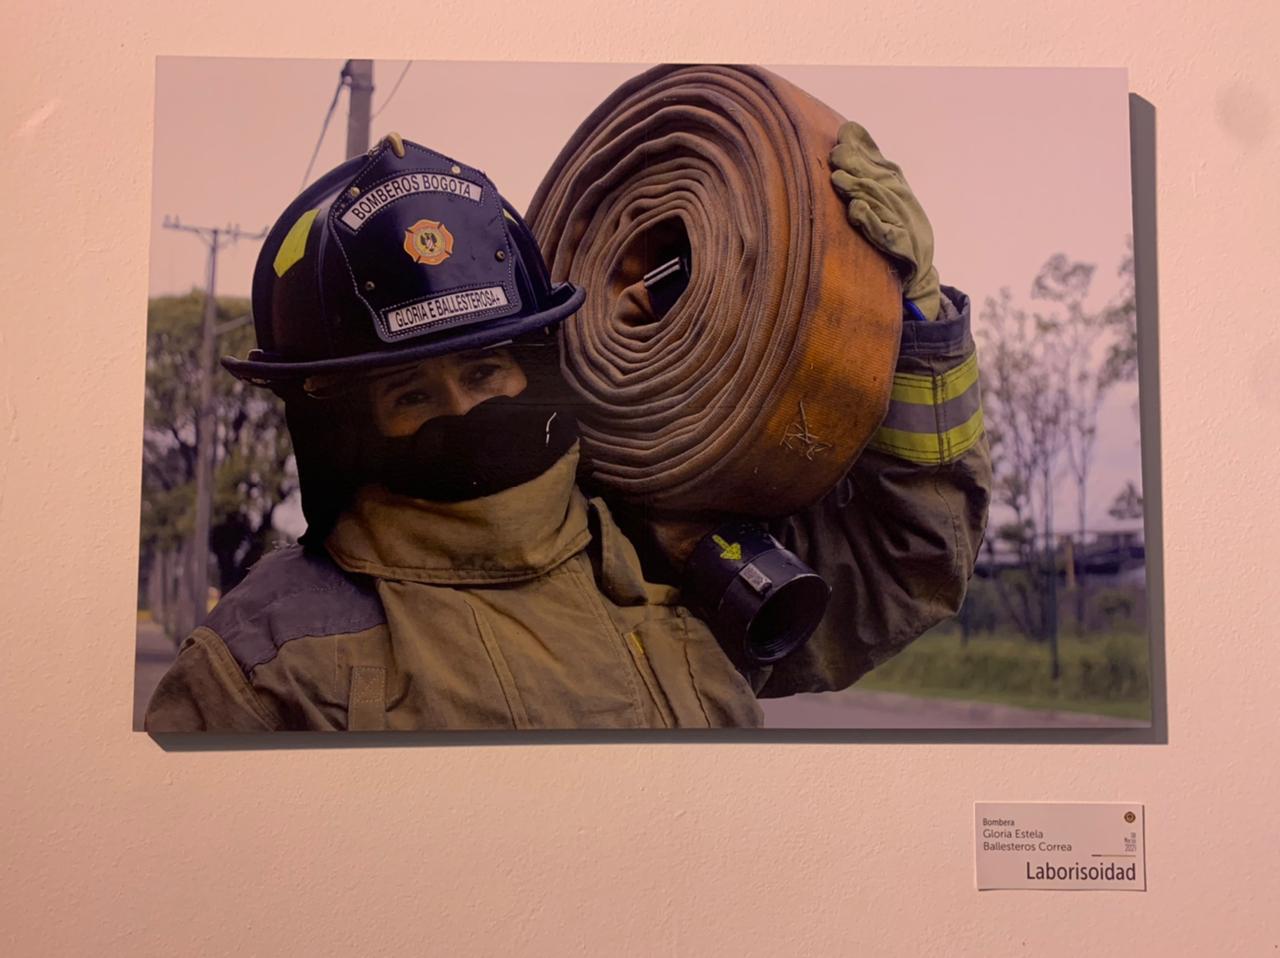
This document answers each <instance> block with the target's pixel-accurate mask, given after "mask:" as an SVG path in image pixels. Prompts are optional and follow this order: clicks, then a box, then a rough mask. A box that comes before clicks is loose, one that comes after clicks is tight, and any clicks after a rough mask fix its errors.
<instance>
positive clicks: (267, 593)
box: [205, 545, 386, 676]
mask: <svg viewBox="0 0 1280 958" xmlns="http://www.w3.org/2000/svg"><path fill="white" fill-rule="evenodd" d="M385 622H386V613H385V612H383V609H382V603H381V602H380V601H379V599H378V594H377V592H376V591H375V590H374V588H373V585H372V583H371V582H369V581H368V580H366V579H363V578H362V577H358V576H352V575H348V574H347V573H345V572H343V571H342V570H341V569H339V568H338V567H337V565H335V564H334V562H333V560H331V559H330V558H329V557H328V556H327V555H324V554H322V553H318V552H315V551H313V550H308V549H304V548H303V547H302V546H297V545H294V546H288V547H286V548H283V549H277V550H276V551H274V552H270V553H268V554H267V555H265V556H263V557H262V558H261V559H260V560H258V562H257V563H256V564H255V565H254V567H253V568H252V569H250V570H249V574H248V575H247V576H245V578H244V581H242V582H241V583H240V584H239V585H237V586H236V587H235V588H234V589H231V590H230V591H229V592H228V593H227V594H226V595H225V596H223V597H222V601H220V602H219V603H218V604H217V606H216V607H215V608H214V610H213V612H211V613H210V614H209V618H208V620H206V622H205V626H206V627H208V628H209V629H212V630H213V631H214V632H216V633H217V634H218V636H219V637H220V638H221V639H222V641H223V643H225V645H226V646H227V649H228V650H229V651H230V652H231V655H232V657H233V658H234V659H235V660H236V662H238V663H239V665H240V668H242V669H243V670H244V673H245V675H246V676H247V675H249V674H250V673H252V672H253V670H254V669H255V668H257V667H258V666H259V665H262V664H264V663H266V662H270V661H271V660H272V659H274V658H275V657H276V654H277V653H278V652H279V651H280V647H281V646H283V645H284V644H285V643H286V642H291V641H293V640H294V639H301V638H304V637H311V636H328V635H345V634H350V633H352V632H363V631H364V630H365V629H371V628H373V627H374V626H377V625H382V624H384V623H385Z"/></svg>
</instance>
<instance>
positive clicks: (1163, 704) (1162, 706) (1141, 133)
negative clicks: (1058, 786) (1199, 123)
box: [151, 93, 1169, 752]
mask: <svg viewBox="0 0 1280 958" xmlns="http://www.w3.org/2000/svg"><path fill="white" fill-rule="evenodd" d="M1128 106H1129V136H1130V161H1131V167H1130V169H1131V184H1132V214H1133V256H1134V287H1135V298H1136V313H1137V333H1138V340H1137V352H1138V371H1139V420H1140V427H1141V456H1142V462H1141V474H1142V488H1143V501H1144V506H1143V508H1144V513H1145V545H1146V558H1145V561H1146V576H1147V603H1148V615H1147V632H1148V642H1149V656H1150V657H1149V663H1150V684H1151V724H1150V726H1149V727H1137V728H1135V727H1123V728H1107V727H1095V728H1089V727H1077V728H1054V729H1044V728H1039V729H1037V728H1027V729H1014V728H999V729H995V728H986V729H976V728H971V729H965V728H952V729H941V728H940V729H803V728H787V729H778V728H775V729H768V728H764V729H722V730H687V729H673V730H611V729H610V730H605V729H602V730H556V731H538V730H529V731H466V730H457V731H449V730H441V731H423V732H403V731H395V732H391V731H378V732H360V733H355V734H340V735H335V734H333V733H330V732H292V733H287V734H280V733H273V734H253V733H246V734H224V733H208V732H199V733H151V738H152V739H153V741H154V742H155V743H156V744H157V745H158V746H159V747H160V748H161V749H163V750H164V751H167V752H222V751H239V750H255V751H256V750H262V749H329V748H340V749H346V748H388V747H424V746H425V747H466V748H470V747H475V746H482V745H487V746H511V745H519V746H530V745H542V746H548V745H551V746H554V745H623V746H628V745H634V744H640V743H654V744H672V743H687V744H695V743H710V744H720V745H723V744H744V745H756V744H786V743H797V744H825V743H830V744H858V743H868V744H889V743H900V744H911V743H919V744H956V745H984V744H1088V745H1111V744H1115V745H1140V744H1145V745H1160V744H1166V743H1167V742H1168V740H1169V739H1168V734H1169V729H1168V699H1167V692H1168V689H1167V675H1166V652H1165V634H1166V627H1165V591H1164V590H1165V577H1164V535H1163V532H1164V524H1163V494H1162V485H1161V484H1162V474H1161V462H1162V444H1161V442H1162V441H1161V434H1160V401H1159V396H1160V381H1159V303H1158V295H1159V283H1158V236H1157V208H1156V186H1157V184H1156V163H1155V157H1156V110H1155V107H1154V106H1153V105H1152V104H1151V103H1150V102H1148V101H1147V100H1145V99H1143V98H1142V97H1140V96H1138V95H1136V94H1132V93H1130V94H1129V97H1128Z"/></svg>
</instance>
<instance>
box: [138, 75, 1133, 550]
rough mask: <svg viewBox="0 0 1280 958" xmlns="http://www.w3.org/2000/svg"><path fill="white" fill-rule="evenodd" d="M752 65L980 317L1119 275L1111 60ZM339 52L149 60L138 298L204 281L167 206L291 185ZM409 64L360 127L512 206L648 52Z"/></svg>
mask: <svg viewBox="0 0 1280 958" xmlns="http://www.w3.org/2000/svg"><path fill="white" fill-rule="evenodd" d="M765 65H766V66H769V67H770V69H773V70H774V71H775V72H777V73H779V74H781V75H782V76H784V77H785V78H787V79H789V80H791V81H792V82H794V83H796V84H797V85H798V86H800V87H802V88H803V89H805V90H807V91H808V92H810V93H811V94H813V95H814V96H816V97H817V98H818V99H820V100H823V101H824V102H826V103H827V104H829V105H830V106H831V107H833V108H834V109H835V110H836V111H837V112H839V113H841V114H842V115H844V116H845V117H847V118H849V119H854V120H857V121H858V122H859V123H861V124H862V125H863V126H864V127H866V128H867V129H868V130H869V131H870V132H871V134H872V136H873V137H874V138H875V140H876V142H877V144H878V145H879V146H880V148H881V150H882V152H883V153H884V155H885V156H886V157H888V158H889V159H891V160H894V161H895V162H897V163H898V164H899V165H900V166H901V167H902V169H903V172H904V174H905V176H906V178H907V180H908V182H909V183H910V185H911V187H912V189H913V191H914V192H915V194H916V196H917V197H918V198H919V200H920V202H921V204H922V205H923V207H924V209H925V211H926V212H927V213H928V216H929V219H930V222H931V223H932V225H933V229H934V237H935V243H936V254H935V263H936V265H937V267H938V271H939V275H940V277H941V279H942V282H944V283H946V284H948V285H953V286H957V287H959V288H960V289H962V290H964V291H965V292H966V293H968V294H969V295H970V296H971V297H972V299H973V303H974V318H975V321H976V320H977V319H978V314H979V312H980V310H981V306H982V304H983V302H984V301H985V299H986V297H988V296H994V295H997V293H998V292H999V290H1000V288H1001V287H1004V286H1008V287H1009V288H1010V290H1011V291H1012V293H1013V296H1014V298H1015V301H1018V302H1022V303H1024V304H1025V305H1026V306H1028V307H1030V306H1032V305H1034V304H1033V302H1032V301H1031V300H1030V298H1029V289H1030V284H1031V280H1032V278H1033V277H1034V276H1035V274H1036V272H1037V271H1038V270H1039V268H1040V267H1041V265H1043V263H1044V262H1045V261H1046V260H1047V259H1048V258H1049V257H1050V256H1052V255H1053V254H1055V253H1059V252H1061V253H1065V254H1067V255H1068V256H1069V257H1071V258H1073V259H1077V260H1084V261H1087V262H1091V263H1095V264H1097V272H1096V274H1095V280H1094V287H1093V294H1092V298H1091V300H1090V302H1091V303H1092V304H1095V305H1097V304H1100V303H1103V302H1105V301H1106V300H1107V299H1108V298H1109V297H1110V296H1111V295H1113V294H1114V292H1115V291H1116V289H1117V286H1118V281H1117V279H1116V269H1117V267H1118V266H1119V264H1120V262H1121V260H1122V258H1123V257H1124V255H1125V238H1126V236H1127V235H1129V234H1130V233H1131V232H1132V216H1131V199H1130V172H1129V108H1128V98H1127V93H1128V80H1127V75H1126V71H1124V70H1123V69H1097V68H1087V69H1056V68H1052V69H1051V68H1004V67H1002V68H968V67H966V68H952V67H945V68H944V67H854V66H811V65H806V66H781V65H772V64H765ZM342 66H343V61H341V60H302V59H260V60H255V59H236V58H221V57H161V58H158V59H157V62H156V99H155V153H154V165H153V171H152V172H153V177H152V205H151V223H152V229H151V257H150V264H151V268H150V283H149V289H150V292H151V295H153V296H154V295H163V294H166V293H180V292H185V291H187V290H189V289H191V287H192V286H199V287H203V286H204V283H205V277H206V269H207V267H206V254H205V247H204V246H203V244H201V243H200V242H199V240H197V239H196V238H195V237H194V236H192V235H191V234H189V233H185V232H180V231H174V230H167V229H164V228H163V225H162V224H163V221H164V218H165V217H166V216H177V217H180V218H181V220H182V221H183V222H185V223H190V224H198V225H205V226H225V225H228V224H238V225H239V226H240V227H241V228H242V229H244V230H246V231H249V232H256V231H258V230H261V229H262V228H264V227H266V226H269V225H270V224H271V223H272V222H273V221H274V220H275V218H276V216H277V215H279V213H280V212H281V211H282V210H283V209H284V207H285V205H287V203H288V202H289V201H291V200H292V199H293V197H294V196H296V195H297V194H298V193H299V192H300V191H301V189H302V187H303V185H304V181H303V174H304V172H305V171H306V169H307V165H308V161H309V160H310V158H311V156H312V152H313V150H314V149H315V146H316V142H317V139H318V138H319V136H320V132H321V126H322V122H323V120H324V117H325V114H326V111H327V109H328V106H329V104H330V101H331V100H332V98H333V93H334V89H335V87H336V85H337V82H338V78H339V73H340V71H341V69H342ZM406 66H407V63H406V61H388V60H379V61H376V62H375V65H374V86H375V90H374V94H373V110H374V114H375V116H374V120H373V123H372V127H373V137H374V139H375V140H376V139H377V138H379V137H380V136H382V135H383V134H385V133H386V132H388V131H392V130H394V131H396V132H398V133H400V134H402V135H403V136H404V137H406V138H407V139H412V140H415V141H417V142H420V143H423V144H425V145H427V146H430V147H432V148H433V149H435V150H438V151H440V152H442V153H445V154H447V155H450V156H453V157H455V158H456V159H458V160H460V161H461V162H463V163H466V164H468V165H471V166H475V167H479V168H480V169H482V170H484V171H485V172H486V173H487V174H488V175H489V177H490V178H491V179H492V180H493V182H494V183H495V184H496V185H497V186H498V188H499V189H500V190H501V191H502V193H503V195H504V196H505V197H506V198H507V199H508V200H509V201H510V202H511V203H512V204H513V205H514V206H516V207H517V208H518V209H521V210H524V209H525V208H526V207H527V205H528V202H529V200H530V198H531V197H532V195H533V192H534V190H535V188H536V187H537V184H538V182H539V181H540V180H541V179H542V176H543V174H544V173H545V171H546V170H547V168H548V167H549V166H550V164H551V162H552V160H553V159H554V158H555V155H556V154H557V153H558V151H559V149H560V147H561V146H562V145H563V144H564V142H565V141H566V140H567V139H568V138H569V136H570V135H571V134H572V133H573V131H574V130H575V129H576V127H577V126H578V124H579V123H580V122H581V120H582V119H584V118H585V117H586V116H587V114H588V113H590V111H591V110H592V109H593V108H594V107H595V106H596V105H597V104H598V103H599V102H600V101H601V100H603V99H604V98H605V97H606V96H607V95H608V94H609V93H610V92H612V90H613V89H614V88H615V87H616V86H617V85H618V84H619V83H621V82H622V81H624V80H625V79H627V78H629V77H631V76H634V75H635V74H636V73H639V72H641V71H643V70H644V69H646V68H647V67H648V66H649V64H585V63H574V64H569V63H519V62H481V61H466V62H449V61H416V62H414V63H413V64H412V65H411V66H409V67H408V70H407V72H405V70H406ZM397 81H399V86H398V88H397V86H396V84H397ZM393 90H394V95H393ZM346 116H347V96H346V92H345V91H343V92H342V94H341V96H340V97H339V99H338V103H337V108H336V109H335V111H334V113H333V117H332V120H331V122H330V124H329V127H328V130H327V133H326V135H325V137H324V139H323V141H322V143H321V146H320V150H319V153H318V156H317V158H316V160H315V164H314V168H313V170H312V172H311V176H310V179H315V178H317V177H319V176H320V175H321V174H322V173H324V172H325V171H327V170H329V169H331V168H332V167H334V166H336V165H337V164H338V163H340V162H341V161H342V159H343V156H344V149H345V139H346ZM833 136H834V131H833ZM258 247H259V244H258V243H256V242H252V241H243V242H240V243H238V244H236V245H235V246H233V247H231V248H229V249H227V250H224V251H223V252H222V253H221V254H220V256H219V260H218V293H219V295H245V296H247V295H248V290H249V285H250V279H251V276H252V272H253V265H254V261H255V259H256V257H257V255H258ZM1136 409H1137V386H1136V384H1125V385H1122V386H1121V387H1119V388H1117V389H1116V390H1115V391H1114V392H1113V393H1112V394H1111V396H1110V397H1109V398H1108V400H1107V401H1106V403H1105V404H1104V406H1103V408H1102V411H1101V416H1100V419H1099V436H1098V443H1097V450H1096V466H1095V469H1094V474H1093V478H1092V480H1091V491H1090V494H1089V506H1090V508H1089V526H1090V528H1092V529H1108V528H1113V527H1115V526H1116V525H1117V523H1116V522H1115V520H1113V519H1111V518H1110V517H1109V516H1108V515H1107V514H1106V509H1107V506H1108V505H1109V504H1110V502H1111V500H1112V498H1113V497H1114V495H1115V493H1116V492H1118V491H1119V490H1120V489H1121V488H1122V487H1123V486H1124V484H1125V482H1126V481H1128V480H1131V479H1132V480H1134V481H1135V482H1138V481H1139V480H1140V466H1139V462H1140V449H1139V441H1138V418H1137V412H1136ZM1055 512H1056V513H1057V515H1058V517H1059V527H1060V528H1061V529H1066V528H1069V527H1070V526H1071V524H1072V523H1073V521H1074V520H1073V518H1072V517H1074V515H1075V496H1074V491H1073V489H1072V485H1071V483H1070V482H1069V481H1067V480H1066V479H1065V477H1064V479H1063V481H1062V482H1061V483H1060V486H1059V489H1058V494H1057V497H1056V503H1055ZM997 518H998V516H997ZM1122 525H1125V526H1132V525H1133V523H1132V522H1128V523H1122ZM290 531H294V530H290Z"/></svg>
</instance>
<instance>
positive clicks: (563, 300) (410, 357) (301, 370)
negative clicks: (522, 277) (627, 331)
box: [222, 283, 586, 386]
mask: <svg viewBox="0 0 1280 958" xmlns="http://www.w3.org/2000/svg"><path fill="white" fill-rule="evenodd" d="M552 299H553V304H552V305H551V307H550V308H549V309H545V310H543V311H542V312H539V313H535V314H533V315H532V316H512V317H510V318H509V319H502V320H493V321H491V322H488V323H485V324H484V325H483V326H478V327H477V326H471V327H465V326H464V327H462V328H460V329H456V330H452V331H449V332H445V333H441V334H440V335H439V336H433V337H428V338H426V339H424V340H422V341H421V342H420V343H418V344H416V345H414V346H408V347H406V346H398V347H396V348H394V349H379V350H375V351H372V352H366V353H358V354H356V355H354V356H342V357H339V358H334V359H319V360H313V361H310V362H286V361H284V360H282V359H277V358H275V357H274V356H272V354H271V353H268V352H265V351H263V350H261V349H254V350H250V352H249V355H248V357H247V358H245V359H239V358H237V357H235V356H224V357H223V358H222V365H223V368H225V369H226V370H227V371H228V372H229V373H231V375H233V376H235V377H236V378H237V379H241V380H244V381H245V382H247V383H252V384H254V385H255V386H273V385H279V384H284V383H289V382H300V381H301V380H304V379H306V378H307V377H309V376H323V375H327V374H333V373H360V372H367V371H369V370H373V369H384V368H387V367H392V366H403V365H405V364H406V363H413V362H416V361H419V360H423V359H430V358H432V357H433V356H443V355H445V354H447V353H457V352H462V351H464V350H468V349H484V348H485V347H488V346H496V345H498V344H499V343H505V342H507V341H509V340H512V339H515V338H516V337H518V336H523V335H525V334H526V333H531V332H534V331H535V330H538V329H542V328H544V327H547V326H558V325H559V324H560V323H562V322H564V321H565V320H566V319H568V318H569V317H570V316H572V315H573V314H574V313H576V312H577V311H578V310H579V309H580V308H581V307H582V303H583V300H585V299H586V291H585V290H584V289H582V288H581V287H578V286H574V285H573V284H571V283H560V284H558V285H557V286H555V287H554V288H553V289H552Z"/></svg>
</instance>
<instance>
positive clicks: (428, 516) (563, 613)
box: [147, 450, 761, 731]
mask: <svg viewBox="0 0 1280 958" xmlns="http://www.w3.org/2000/svg"><path fill="white" fill-rule="evenodd" d="M577 462H578V456H577V452H576V450H575V451H573V452H571V453H570V454H569V455H567V456H565V457H564V458H563V459H561V460H560V461H559V462H558V463H557V464H556V465H555V466H553V467H552V468H551V469H550V470H548V471H547V472H545V473H543V474H542V475H541V476H539V477H538V478H536V479H534V480H532V481H531V482H528V483H525V484H523V485H520V486H516V487H515V488H512V489H508V490H506V491H504V492H500V493H498V494H496V495H493V496H488V497H485V498H483V499H475V500H471V501H468V502H459V503H434V502H426V501H423V500H420V499H410V498H407V497H404V496H398V495H395V494H393V493H390V492H388V491H387V490H385V489H383V488H381V487H378V486H368V487H365V488H364V489H362V490H361V492H360V493H359V495H358V497H357V500H356V502H355V503H354V506H353V508H352V509H351V510H350V511H348V512H347V513H345V514H344V515H343V516H342V518H341V519H340V520H339V521H338V523H337V525H336V526H335V528H334V530H333V532H332V533H331V534H330V536H329V538H328V541H327V550H328V556H327V557H325V556H315V555H308V554H307V553H305V552H304V551H303V550H302V549H301V548H300V547H290V548H288V549H284V550H280V551H279V552H276V553H273V554H272V555H270V556H268V557H267V558H265V559H263V560H262V561H261V562H260V563H259V564H258V565H257V566H255V568H254V570H253V571H252V572H251V573H250V575H249V577H248V578H247V579H246V580H245V582H244V583H242V584H241V586H239V587H238V588H237V589H235V590H232V591H231V592H229V593H228V594H227V596H226V597H225V598H224V599H223V601H222V602H221V603H220V604H219V605H218V607H217V608H216V609H215V610H214V612H213V614H212V615H211V616H210V619H209V621H208V623H207V624H206V625H204V626H202V627H200V628H198V629H196V631H195V632H194V633H193V634H192V636H191V637H190V638H189V639H188V640H187V642H186V643H185V644H184V646H183V648H182V651H181V653H180V655H179V657H178V661H177V663H176V664H175V666H174V667H173V668H172V669H171V670H170V671H169V673H168V674H167V675H166V676H165V677H164V679H163V680H162V683H161V685H160V687H159V689H158V690H157V691H156V693H155V696H154V697H153V699H152V702H151V706H150V708H149V710H148V713H147V728H148V730H150V731H165V730H173V731H181V730H190V729H222V730H246V731H248V730H255V729H256V730H269V729H285V728H294V729H297V728H302V729H352V730H359V729H421V728H497V729H501V728H507V729H513V728H515V729H520V728H664V727H677V726H678V727H711V726H743V725H746V726H751V725H758V724H760V721H761V712H760V707H759V705H758V704H757V702H756V698H755V695H754V693H753V692H752V690H751V687H750V686H749V685H748V684H747V681H746V680H745V679H744V678H743V677H742V676H741V675H740V674H739V673H738V672H737V671H736V670H735V669H734V668H733V666H732V665H731V664H730V662H729V660H728V659H727V658H726V657H725V655H724V654H723V653H722V652H721V651H720V648H719V646H718V644H717V643H716V641H715V639H714V638H713V637H712V635H711V633H710V632H709V630H708V629H707V627H706V626H705V625H704V624H703V623H702V622H701V621H700V620H699V619H697V618H695V617H693V616H692V615H690V614H689V613H688V612H687V611H686V610H685V609H683V608H682V607H680V606H679V605H677V604H676V603H677V593H676V590H674V589H672V588H670V587H667V586H660V585H653V584H651V583H648V582H646V581H645V580H644V578H643V577H642V575H641V572H640V563H639V560H638V559H637V557H636V553H635V550H634V549H633V548H632V546H631V543H630V542H628V541H627V539H626V538H625V537H624V536H623V535H622V534H621V532H619V530H618V528H617V526H616V525H615V524H614V522H613V519H612V518H611V517H610V514H609V510H608V507H607V506H606V505H605V504H604V503H603V502H602V501H601V500H598V499H595V500H591V501H588V500H587V499H586V498H585V497H584V496H583V495H582V493H581V492H580V491H579V490H578V489H577V487H576V486H575V484H574V475H575V470H576V467H577Z"/></svg>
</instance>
